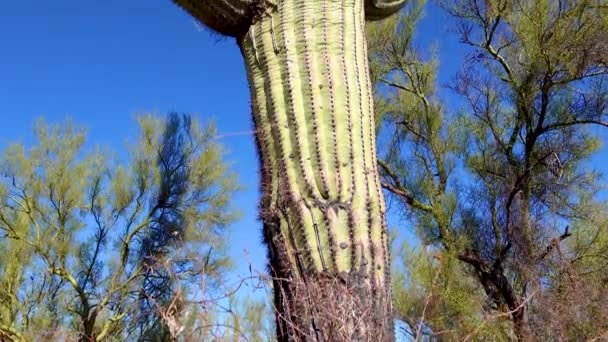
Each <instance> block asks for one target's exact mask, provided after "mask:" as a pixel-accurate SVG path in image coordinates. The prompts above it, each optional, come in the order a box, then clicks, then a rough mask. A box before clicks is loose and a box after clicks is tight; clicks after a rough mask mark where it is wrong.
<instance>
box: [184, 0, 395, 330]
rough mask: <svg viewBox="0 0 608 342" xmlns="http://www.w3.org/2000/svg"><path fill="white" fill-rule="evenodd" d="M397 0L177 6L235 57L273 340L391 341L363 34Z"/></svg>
mask: <svg viewBox="0 0 608 342" xmlns="http://www.w3.org/2000/svg"><path fill="white" fill-rule="evenodd" d="M403 2H404V0H399V1H392V2H391V1H383V0H189V1H188V0H177V1H176V3H177V4H178V5H180V6H181V7H183V8H184V9H185V10H187V11H188V12H189V13H190V14H191V15H192V16H194V17H195V18H196V19H198V20H199V21H201V22H202V23H203V24H205V25H206V26H208V27H209V28H211V29H213V30H215V31H217V32H219V33H220V34H223V35H227V36H232V37H235V38H236V40H237V43H238V44H239V46H240V48H241V51H242V54H243V57H244V60H245V65H246V68H247V75H248V79H249V84H250V89H251V102H252V112H253V119H254V123H255V128H256V132H257V134H256V138H257V146H258V151H259V154H260V161H261V182H262V184H261V188H262V199H261V204H260V216H261V219H262V221H263V224H264V236H265V239H266V242H267V245H268V250H269V259H270V271H271V274H272V276H273V278H274V301H275V303H274V304H275V309H276V319H277V335H278V339H279V341H390V340H393V339H394V337H393V324H392V318H391V299H390V298H391V290H390V260H389V241H388V236H387V228H386V220H385V204H384V198H383V194H382V189H381V187H380V181H379V178H378V171H377V167H376V162H375V161H376V145H375V138H376V137H375V131H374V127H375V125H374V117H373V100H372V90H371V84H370V79H369V72H368V64H367V63H368V61H367V51H366V41H365V31H364V30H365V19H368V20H375V19H381V18H383V17H386V16H388V15H390V14H393V13H395V12H397V11H398V10H399V9H400V8H401V6H402V4H403Z"/></svg>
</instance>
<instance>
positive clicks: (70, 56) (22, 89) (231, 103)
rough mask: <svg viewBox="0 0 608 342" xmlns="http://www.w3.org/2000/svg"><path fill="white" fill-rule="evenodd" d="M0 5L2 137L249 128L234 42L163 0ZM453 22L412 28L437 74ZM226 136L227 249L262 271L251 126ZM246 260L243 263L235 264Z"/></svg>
mask: <svg viewBox="0 0 608 342" xmlns="http://www.w3.org/2000/svg"><path fill="white" fill-rule="evenodd" d="M0 13H2V14H3V15H2V20H0V119H1V121H0V122H1V124H0V147H2V146H4V145H5V143H6V142H7V141H13V140H16V139H22V140H25V141H28V140H29V139H31V133H30V132H31V127H32V124H33V123H34V121H35V119H36V118H38V117H44V118H45V119H46V121H47V122H50V123H55V122H60V121H61V120H63V119H65V118H67V117H71V118H72V119H73V121H75V122H76V123H77V124H79V125H82V126H84V127H85V128H87V129H88V132H89V141H90V142H91V143H93V144H95V145H106V146H110V147H111V148H112V149H114V150H118V149H121V148H123V147H124V142H125V141H126V139H127V138H128V137H129V136H133V135H134V134H135V133H136V132H137V130H136V125H135V121H134V120H133V118H134V117H135V115H136V114H138V113H143V112H154V113H158V114H161V115H162V114H164V113H166V112H168V111H179V112H188V113H194V114H196V115H197V116H198V117H199V118H200V119H201V120H203V121H205V120H207V119H214V120H215V122H216V123H217V126H218V128H219V131H220V132H221V133H232V132H242V131H248V130H251V127H252V123H251V118H250V107H249V90H248V87H247V81H246V77H245V70H244V67H243V63H242V58H241V55H240V52H239V50H238V48H237V46H236V44H235V43H234V42H233V41H232V40H231V39H225V40H223V41H218V38H217V37H214V36H211V35H210V34H209V33H208V32H205V31H201V30H200V28H198V27H197V26H196V25H195V24H194V21H193V20H192V19H190V18H189V17H188V16H187V15H186V14H185V13H183V12H182V11H181V10H180V9H178V8H177V7H176V6H174V5H173V4H172V3H171V2H170V1H169V0H145V1H144V0H130V1H118V0H111V1H80V0H78V1H77V0H63V1H40V0H38V1H34V0H23V1H3V2H2V4H1V5H0ZM449 23H450V20H448V19H446V18H445V16H444V15H443V14H442V13H440V12H439V11H437V9H435V8H431V9H430V10H429V11H427V16H426V17H425V19H424V20H423V22H422V24H421V26H420V28H419V31H420V34H419V35H418V38H417V40H418V41H419V44H420V45H421V46H423V47H424V46H428V45H427V44H428V43H430V42H436V43H437V47H438V48H439V52H440V59H441V72H440V82H441V83H443V82H446V81H447V80H448V78H449V77H450V75H452V74H453V72H454V71H456V70H457V69H458V68H460V66H461V65H462V63H461V62H462V58H463V49H462V47H461V46H460V45H459V44H458V42H457V39H456V37H454V36H453V35H450V34H449V33H448V31H449V27H448V25H449ZM448 100H450V98H449V97H448ZM450 102H451V101H450ZM222 141H223V143H224V144H225V145H226V146H227V149H228V150H229V151H230V154H229V155H228V159H229V160H230V161H231V162H232V163H233V165H234V167H235V169H236V170H237V171H238V173H239V175H240V179H241V181H242V183H243V184H244V185H245V186H246V188H247V189H246V191H244V192H242V193H240V194H239V195H238V196H237V198H236V199H235V201H234V205H235V206H236V207H238V208H239V209H240V210H241V211H242V212H243V214H244V216H243V218H242V219H241V220H240V221H239V222H237V223H236V224H234V225H233V226H232V228H231V229H232V236H231V253H232V255H233V256H234V257H235V258H236V260H237V261H238V260H240V259H241V258H242V257H243V250H244V249H248V250H249V253H250V256H251V260H252V261H254V264H255V267H256V268H258V269H260V270H263V269H264V265H265V260H264V258H265V251H264V249H263V247H262V246H261V244H260V241H261V238H260V237H261V233H260V229H261V227H260V224H259V222H258V221H257V216H256V209H257V204H258V173H257V166H258V165H257V159H256V156H255V148H254V144H253V136H251V135H243V136H230V137H227V138H224V139H223V140H222ZM604 156H605V154H604ZM596 160H597V161H599V160H600V159H596ZM390 221H391V222H392V223H393V224H392V226H396V225H397V224H398V223H397V221H396V220H395V218H394V217H391V218H390ZM246 270H247V265H246V264H245V263H242V264H241V266H240V267H239V269H238V270H237V274H244V273H246Z"/></svg>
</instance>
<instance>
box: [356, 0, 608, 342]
mask: <svg viewBox="0 0 608 342" xmlns="http://www.w3.org/2000/svg"><path fill="white" fill-rule="evenodd" d="M422 5H423V3H418V2H414V3H412V4H411V5H410V7H409V8H408V11H406V12H405V13H403V15H402V16H401V18H398V19H394V20H393V21H390V22H385V23H381V24H376V25H374V26H372V27H371V28H370V29H369V30H368V39H369V40H370V43H369V47H370V58H371V61H370V65H371V67H372V70H371V75H372V79H373V80H374V81H375V83H376V91H375V95H376V96H375V97H376V103H377V106H376V108H377V110H378V112H377V113H376V116H377V117H378V118H379V119H380V120H382V122H381V124H380V125H379V127H378V129H379V130H380V132H382V133H384V134H383V137H384V141H382V142H383V144H382V145H381V147H382V148H381V151H382V153H380V154H379V157H380V160H379V165H380V166H381V172H382V185H383V187H384V188H385V189H386V190H388V191H389V192H390V193H391V194H392V195H393V197H394V198H395V199H396V200H398V202H400V203H402V204H403V210H404V212H405V213H406V214H407V215H408V216H409V217H411V218H412V222H413V223H414V225H415V227H416V231H417V233H418V237H419V238H420V240H421V241H422V243H423V244H424V245H425V246H426V245H428V246H431V248H433V249H434V250H438V251H441V255H442V256H443V259H442V260H449V261H444V262H442V265H445V268H442V272H440V273H439V275H438V279H439V280H441V279H442V277H443V276H445V277H446V278H447V277H449V278H450V280H451V281H452V283H451V284H449V286H448V288H449V289H450V290H449V291H447V292H443V291H442V287H437V286H435V287H434V286H433V285H432V281H431V280H432V278H431V277H430V276H429V272H427V271H425V270H426V269H429V270H430V269H432V267H431V266H432V263H430V264H429V262H427V263H426V264H425V265H426V266H425V267H426V268H422V269H421V268H420V266H419V265H421V261H420V260H419V259H417V258H415V257H413V256H412V255H416V254H415V253H414V254H411V253H408V254H406V255H409V257H406V258H405V260H406V261H407V262H408V263H409V264H408V265H407V266H408V268H407V270H406V275H405V276H399V275H398V276H397V280H398V282H400V285H396V286H401V287H403V288H405V289H406V290H398V289H396V290H395V293H396V294H397V296H396V300H397V302H396V308H397V311H398V314H399V315H400V317H401V318H402V319H403V320H404V321H407V322H409V323H410V324H411V325H413V327H414V330H416V325H417V324H418V320H419V318H420V317H421V307H424V303H425V300H426V298H429V293H432V296H430V298H431V299H432V300H431V301H430V303H431V304H437V306H436V307H441V309H440V310H436V311H434V310H433V309H434V308H435V307H434V306H433V305H430V306H428V307H427V309H428V312H427V315H426V319H425V322H426V324H427V325H428V328H430V329H431V331H432V332H438V331H443V330H446V329H447V330H448V331H449V330H450V329H452V330H454V331H453V332H452V336H466V335H467V334H468V333H469V332H471V331H472V330H471V328H475V329H473V331H474V332H475V333H474V334H473V335H471V336H470V337H474V338H482V337H483V336H491V335H492V334H495V335H496V334H500V335H501V336H504V339H508V338H510V337H511V331H512V332H513V333H514V334H515V335H516V336H517V337H518V338H521V339H524V340H527V339H530V338H532V337H533V336H536V337H537V338H540V339H541V340H555V339H563V338H565V337H566V336H569V337H570V338H572V337H573V336H577V334H580V336H583V335H584V336H588V337H589V338H591V337H593V336H592V335H594V334H599V332H601V331H602V329H604V330H605V327H603V326H602V325H601V324H599V325H598V324H590V320H591V317H592V315H591V314H590V312H594V315H596V316H601V317H603V316H602V315H604V314H605V310H602V309H599V308H600V305H594V304H593V303H592V302H589V301H584V302H585V303H586V304H585V305H578V306H576V307H577V310H578V311H577V314H567V313H566V311H568V310H567V309H566V308H568V307H573V301H572V299H571V298H574V297H576V296H575V295H574V294H576V295H577V296H581V297H586V298H593V300H595V301H596V302H598V303H603V301H602V300H600V299H599V297H598V293H601V292H602V291H603V289H604V288H605V284H603V283H602V281H601V280H600V279H598V278H594V277H591V276H590V275H589V274H590V273H589V272H590V271H589V269H587V267H588V265H586V264H585V263H581V262H580V260H593V259H594V258H593V257H592V256H591V255H593V253H594V252H593V251H594V250H595V249H596V248H598V249H599V250H602V251H603V249H602V248H604V247H603V242H602V241H603V240H604V238H603V237H604V236H605V234H606V231H605V229H603V228H601V229H600V228H596V227H601V225H598V224H597V220H598V214H597V213H598V209H597V208H602V207H603V206H604V204H603V203H602V202H601V200H600V199H599V198H598V196H596V195H597V193H598V191H599V190H600V185H599V180H600V177H599V175H598V174H597V173H596V172H594V170H592V169H589V168H588V167H586V164H585V162H586V161H588V160H589V158H590V157H591V156H593V155H594V154H595V153H596V152H597V151H598V149H599V147H600V141H599V139H598V138H597V136H595V135H594V131H593V130H592V126H597V127H608V123H606V117H607V115H608V111H607V108H608V96H607V94H608V87H607V86H606V85H607V83H606V81H607V78H606V77H607V75H608V69H607V67H606V66H607V61H606V56H607V55H608V40H607V37H608V36H606V34H605V32H606V31H607V29H608V27H607V26H606V20H605V19H606V17H607V16H608V12H606V9H607V8H608V7H606V4H604V3H603V2H602V1H600V2H599V3H595V2H594V3H590V2H587V1H551V0H547V1H478V0H462V1H456V2H452V1H450V2H447V1H446V2H443V3H442V5H443V7H444V9H446V11H447V13H448V14H449V15H450V16H451V17H452V20H453V23H454V26H455V27H456V28H457V29H458V31H459V33H460V40H461V42H463V43H464V44H465V45H467V46H468V47H469V48H470V50H469V52H470V55H469V56H467V59H466V60H465V61H466V63H465V67H464V68H463V69H462V70H461V71H460V72H459V73H457V74H456V75H455V77H454V81H453V82H452V83H451V84H450V85H449V87H450V89H451V90H452V91H453V92H454V93H455V94H456V95H459V96H460V99H461V100H462V102H461V107H462V108H461V109H460V110H459V111H457V112H448V111H447V110H446V109H445V107H444V106H443V105H442V99H441V98H440V96H439V92H438V91H437V89H436V86H435V83H436V76H435V75H436V69H437V68H438V63H437V58H436V56H435V54H434V53H433V52H432V49H431V48H429V47H423V49H426V51H425V50H423V49H420V48H417V47H415V46H414V44H413V40H414V35H415V27H416V23H417V21H418V20H419V18H420V16H421V6H422ZM566 227H569V228H566ZM589 229H591V230H589ZM587 234H591V236H594V237H595V238H593V239H591V240H590V241H587V245H586V247H585V248H582V247H581V246H582V244H580V243H577V244H575V245H571V243H572V241H575V240H576V241H581V237H582V236H587ZM558 247H559V248H558ZM558 251H559V252H560V253H558ZM557 255H559V256H561V259H559V262H558V260H556V259H555V258H556V257H557ZM583 255H584V256H583ZM448 256H449V257H448ZM427 261H428V260H427ZM566 269H567V270H568V272H566V271H565V270H566ZM444 272H445V274H444ZM591 273H595V272H591ZM452 278H460V279H459V280H460V281H464V282H465V283H466V284H468V285H469V286H471V287H470V288H468V290H465V291H464V292H465V293H468V296H467V297H466V300H465V297H460V296H456V297H455V298H458V301H457V302H454V301H452V297H450V296H451V295H452V294H454V293H458V292H459V290H462V289H466V288H467V287H461V286H460V285H462V284H461V283H458V282H456V280H454V279H452ZM465 280H466V281H465ZM467 281H470V283H468V282H467ZM440 284H441V282H440ZM565 284H568V286H566V285H565ZM575 284H577V285H576V286H575ZM581 284H585V285H587V286H582V285H581ZM418 288H420V289H422V290H420V291H417V290H416V289H418ZM566 288H568V290H565V289H566ZM566 294H567V295H566ZM467 300H470V302H467ZM580 302H581V303H582V302H583V301H580ZM456 303H467V304H466V307H467V308H469V309H470V310H471V311H470V312H468V313H465V312H459V311H458V308H460V307H461V306H459V305H456ZM473 303H474V304H473ZM594 310H595V311H594ZM453 312H459V313H460V314H458V315H451V314H450V313H453ZM505 319H510V320H511V321H512V326H511V327H509V326H508V325H504V324H502V323H501V322H503V321H504V320H505ZM560 321H562V323H560V324H561V326H559V329H558V328H557V327H558V325H559V324H558V323H556V322H560ZM566 322H567V323H566ZM476 327H478V328H479V329H477V328H476ZM499 332H500V333H499ZM486 334H489V335H486ZM497 336H498V335H497Z"/></svg>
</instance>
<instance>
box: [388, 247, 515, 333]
mask: <svg viewBox="0 0 608 342" xmlns="http://www.w3.org/2000/svg"><path fill="white" fill-rule="evenodd" d="M397 251H398V253H396V257H397V258H398V259H397V260H398V261H399V263H397V265H396V266H397V270H398V272H396V274H395V276H394V277H393V288H394V293H393V302H394V305H395V312H396V317H395V318H396V319H399V320H401V321H403V322H405V323H406V324H407V326H408V328H409V333H405V335H408V334H412V335H413V336H414V337H415V336H417V335H418V334H417V331H418V329H420V335H422V336H427V335H428V337H435V338H442V339H446V340H462V339H463V338H464V337H465V336H467V335H468V334H470V333H472V332H474V331H476V329H478V327H479V326H480V325H481V324H482V323H483V322H484V320H486V317H484V315H483V312H484V305H485V302H484V301H483V293H482V291H481V289H480V288H479V286H478V285H477V283H476V279H475V278H474V277H472V276H471V275H470V274H467V272H466V270H465V269H464V265H463V264H462V263H461V262H460V261H458V260H457V259H456V258H454V257H452V256H450V255H449V254H448V253H442V252H440V251H433V250H432V249H431V248H430V247H429V248H428V249H427V250H422V249H420V248H414V247H412V246H410V245H409V244H408V243H404V244H403V245H401V246H400V248H398V249H397ZM505 323H506V322H505V319H504V318H502V319H498V318H496V319H491V320H487V322H485V323H483V324H484V325H483V329H480V330H479V331H477V332H476V335H475V336H476V338H479V339H481V340H484V339H488V338H492V339H494V340H505V341H506V340H508V335H507V334H506V333H507V332H508V331H509V329H508V323H507V324H505ZM428 328H430V329H431V330H429V329H428Z"/></svg>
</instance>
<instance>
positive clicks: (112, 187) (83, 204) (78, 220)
mask: <svg viewBox="0 0 608 342" xmlns="http://www.w3.org/2000/svg"><path fill="white" fill-rule="evenodd" d="M139 125H140V128H141V130H140V131H141V133H140V136H139V138H138V140H137V141H136V143H135V144H134V145H133V147H132V148H131V150H130V153H129V155H128V160H127V161H126V162H124V163H123V162H113V161H112V159H111V158H110V157H109V155H108V154H104V153H101V152H88V151H87V150H86V149H85V132H84V131H83V130H81V129H77V128H75V127H74V126H73V125H72V124H71V123H69V122H68V123H65V124H62V125H58V126H50V127H49V126H47V125H46V124H45V123H44V122H39V123H38V124H37V125H36V127H35V130H34V132H35V136H36V143H35V144H34V145H32V146H25V145H23V144H20V143H15V144H12V145H10V146H8V147H7V148H6V151H5V153H4V156H3V158H2V160H1V167H2V180H1V182H0V199H1V204H0V232H1V233H2V240H1V241H0V242H1V243H0V258H1V259H0V260H2V262H1V263H0V265H2V266H0V274H1V275H2V279H3V281H2V282H1V283H0V296H2V297H3V298H7V300H2V301H0V303H2V304H0V305H1V307H0V334H4V335H10V336H11V337H10V338H11V339H17V340H19V339H26V340H30V339H39V338H50V339H55V338H59V337H58V336H65V335H66V334H67V335H69V336H73V337H77V338H80V339H87V340H89V339H93V340H105V339H107V338H109V337H110V336H114V337H116V338H121V336H122V338H126V337H133V336H138V335H145V334H146V331H148V330H150V329H153V330H158V329H163V330H167V331H169V330H171V329H173V328H174V327H170V324H169V323H176V322H177V323H176V324H177V325H178V328H179V326H181V323H180V322H179V321H180V320H181V318H182V317H181V315H182V313H183V312H185V311H186V310H185V309H186V308H187V306H188V305H187V304H186V302H187V301H189V300H191V299H193V298H194V297H192V296H196V295H200V293H199V294H197V291H196V288H195V286H196V285H197V284H200V283H201V282H205V283H207V284H208V286H210V287H212V286H213V285H214V282H216V281H219V280H220V279H221V276H222V273H223V272H224V271H225V270H227V269H228V268H229V267H230V261H229V259H228V257H227V256H226V254H225V250H226V248H225V243H224V241H225V240H224V238H225V235H226V234H225V231H224V227H226V225H227V224H228V223H230V222H231V221H232V220H234V218H235V214H234V212H233V211H232V210H231V209H230V207H229V200H230V198H231V196H232V194H233V193H234V191H235V190H237V189H238V187H237V183H236V181H235V178H234V176H233V175H232V174H231V173H230V171H229V169H228V166H227V165H226V164H225V163H224V162H223V161H222V159H221V155H222V153H221V148H220V146H219V145H217V143H216V142H215V141H214V140H213V138H214V136H215V130H214V128H213V126H207V127H201V126H200V125H199V124H198V123H197V122H196V121H195V120H192V119H191V118H190V117H188V116H179V115H177V114H171V115H169V116H168V118H167V120H166V121H164V120H160V119H157V118H154V117H152V116H143V117H140V119H139ZM198 291H199V292H200V289H199V290H198ZM170 321H171V322H170ZM176 324H174V325H176ZM170 332H171V333H174V331H170Z"/></svg>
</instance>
